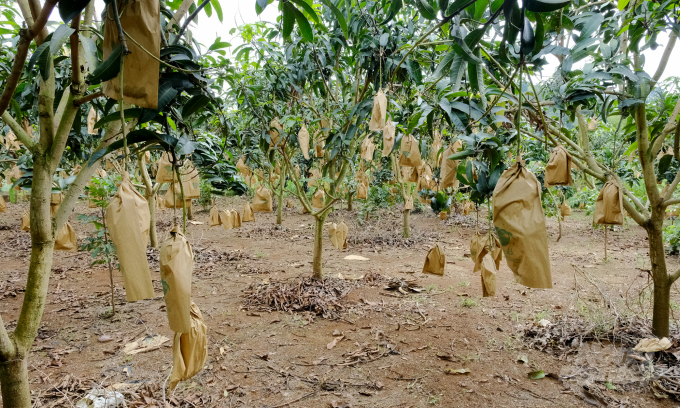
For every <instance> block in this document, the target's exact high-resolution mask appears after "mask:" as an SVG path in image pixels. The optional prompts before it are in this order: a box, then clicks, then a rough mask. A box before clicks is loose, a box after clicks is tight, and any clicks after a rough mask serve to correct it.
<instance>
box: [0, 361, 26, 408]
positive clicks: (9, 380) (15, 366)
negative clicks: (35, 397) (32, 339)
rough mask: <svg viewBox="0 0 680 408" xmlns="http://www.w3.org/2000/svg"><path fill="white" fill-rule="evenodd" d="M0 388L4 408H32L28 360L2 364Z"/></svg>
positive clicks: (0, 364)
mask: <svg viewBox="0 0 680 408" xmlns="http://www.w3.org/2000/svg"><path fill="white" fill-rule="evenodd" d="M0 386H1V387H0V388H2V404H3V406H4V407H12V408H31V391H30V389H29V383H28V369H27V362H26V358H17V359H14V360H10V361H7V362H3V363H0Z"/></svg>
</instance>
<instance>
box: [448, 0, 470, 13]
mask: <svg viewBox="0 0 680 408" xmlns="http://www.w3.org/2000/svg"><path fill="white" fill-rule="evenodd" d="M469 2H470V0H456V1H454V2H453V3H451V4H450V5H449V7H448V9H446V16H447V17H448V16H450V15H451V14H453V13H457V12H458V11H460V10H461V9H462V8H463V7H464V6H465V5H467V4H468V3H469Z"/></svg>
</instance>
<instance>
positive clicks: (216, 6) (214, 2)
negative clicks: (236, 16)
mask: <svg viewBox="0 0 680 408" xmlns="http://www.w3.org/2000/svg"><path fill="white" fill-rule="evenodd" d="M210 4H211V5H212V7H213V8H214V9H215V14H217V19H218V20H220V23H221V22H222V19H223V16H222V6H221V5H220V0H210Z"/></svg>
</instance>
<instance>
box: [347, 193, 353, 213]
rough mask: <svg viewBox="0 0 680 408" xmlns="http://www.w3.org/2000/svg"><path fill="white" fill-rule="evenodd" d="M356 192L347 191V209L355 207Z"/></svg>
mask: <svg viewBox="0 0 680 408" xmlns="http://www.w3.org/2000/svg"><path fill="white" fill-rule="evenodd" d="M353 204H354V194H353V193H351V192H350V193H347V211H352V210H353V209H354V208H353V207H354V206H353Z"/></svg>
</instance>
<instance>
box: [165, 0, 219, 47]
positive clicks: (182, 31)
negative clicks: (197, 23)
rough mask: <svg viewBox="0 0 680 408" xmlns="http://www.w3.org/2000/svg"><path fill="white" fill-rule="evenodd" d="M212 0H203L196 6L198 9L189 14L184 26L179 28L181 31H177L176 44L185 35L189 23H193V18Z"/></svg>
mask: <svg viewBox="0 0 680 408" xmlns="http://www.w3.org/2000/svg"><path fill="white" fill-rule="evenodd" d="M209 2H210V0H203V2H202V3H201V4H199V5H198V7H196V10H194V12H193V13H191V14H189V17H187V19H186V20H184V24H182V28H180V29H179V32H178V33H177V37H175V41H174V42H173V45H174V44H178V43H179V40H180V39H181V38H182V36H183V35H184V32H185V31H186V30H187V27H189V23H191V20H193V19H194V18H195V17H196V15H197V14H198V13H200V11H201V10H203V7H205V6H206V5H207V4H208V3H209Z"/></svg>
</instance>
